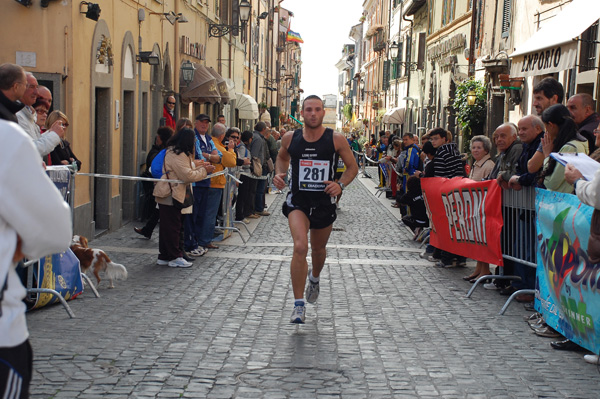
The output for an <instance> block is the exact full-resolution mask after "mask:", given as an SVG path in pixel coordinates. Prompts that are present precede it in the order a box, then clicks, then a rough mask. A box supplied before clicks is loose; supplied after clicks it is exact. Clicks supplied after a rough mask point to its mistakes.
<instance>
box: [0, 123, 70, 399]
mask: <svg viewBox="0 0 600 399" xmlns="http://www.w3.org/2000/svg"><path fill="white" fill-rule="evenodd" d="M0 140H2V143H3V144H4V145H2V146H1V147H0V198H2V205H1V206H0V397H1V398H28V397H29V396H28V395H29V394H28V390H29V382H30V380H31V370H32V364H33V357H32V351H31V345H30V344H29V340H28V337H29V332H28V331H27V324H26V321H25V304H24V303H23V298H24V297H25V294H26V290H25V287H23V285H22V283H21V280H20V279H19V277H18V276H17V273H16V266H17V262H19V261H21V260H22V259H23V258H25V257H27V258H28V259H38V258H40V257H42V256H45V255H49V254H53V253H59V252H62V251H65V250H66V249H67V248H68V247H69V244H70V242H71V238H72V236H73V231H72V228H71V211H70V209H69V206H68V204H67V203H66V202H65V201H64V200H63V198H62V196H61V194H60V193H59V191H58V189H57V188H56V186H55V185H54V183H52V181H51V180H50V179H49V178H48V176H47V175H46V173H45V172H44V169H43V168H42V163H41V161H40V158H39V153H38V151H37V150H36V148H35V147H34V145H33V143H32V141H31V139H30V138H29V137H28V136H27V134H26V133H25V132H24V131H23V129H22V128H20V127H19V125H17V124H16V123H14V122H8V121H4V120H0ZM49 231H51V232H52V234H49V233H48V232H49Z"/></svg>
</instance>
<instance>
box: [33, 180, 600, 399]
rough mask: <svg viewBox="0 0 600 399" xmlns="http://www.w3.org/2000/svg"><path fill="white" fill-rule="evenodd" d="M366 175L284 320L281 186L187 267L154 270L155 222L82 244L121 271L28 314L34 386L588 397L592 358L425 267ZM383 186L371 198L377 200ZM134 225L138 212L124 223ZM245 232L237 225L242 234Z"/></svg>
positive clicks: (287, 297)
mask: <svg viewBox="0 0 600 399" xmlns="http://www.w3.org/2000/svg"><path fill="white" fill-rule="evenodd" d="M373 182H374V180H372V179H365V178H363V177H360V176H359V177H357V179H356V180H355V182H354V183H353V184H352V185H350V186H349V187H348V188H347V190H345V191H344V196H343V199H342V211H341V212H339V214H338V220H337V221H336V222H335V224H334V231H333V233H332V235H331V239H330V245H329V249H328V258H327V264H326V267H325V269H324V271H323V274H322V278H321V295H320V297H319V300H318V302H317V303H316V305H314V306H313V305H308V308H307V316H306V324H305V325H300V326H297V325H292V324H290V323H289V316H290V313H291V311H292V301H293V298H292V293H291V282H290V276H289V261H290V259H291V254H292V246H291V237H290V234H289V229H288V226H287V221H286V219H285V217H284V216H283V215H282V214H281V204H282V201H283V199H284V196H283V195H269V201H271V204H270V207H269V211H270V212H271V213H272V214H271V216H269V217H263V218H261V219H259V220H257V221H252V224H251V226H250V227H251V229H253V231H252V236H251V237H250V238H249V241H248V243H247V245H243V243H242V241H241V240H240V238H239V237H236V236H233V237H230V238H228V239H227V240H225V241H223V242H221V243H218V244H219V245H220V249H217V250H211V251H210V252H209V253H208V254H207V255H206V256H204V257H202V258H199V259H198V260H196V261H195V262H194V266H193V267H191V268H189V269H173V268H169V267H164V266H157V265H156V264H155V262H156V256H157V254H158V231H155V234H154V236H153V238H152V240H149V241H147V240H144V239H140V238H138V237H140V236H138V235H136V234H135V233H134V232H133V226H134V224H129V225H126V226H124V227H123V228H122V229H120V230H119V231H117V232H116V233H112V234H108V235H104V236H102V237H100V238H98V239H95V240H93V241H92V242H91V246H92V247H94V248H102V249H104V250H105V251H106V252H107V253H108V254H109V256H110V257H111V258H112V259H113V260H114V261H115V262H117V263H122V264H124V265H125V266H126V267H127V270H128V272H129V278H128V280H126V281H117V282H116V283H115V285H116V288H114V289H107V283H106V282H103V283H102V284H100V287H99V292H100V295H101V297H100V298H95V297H94V295H93V294H92V292H91V290H86V292H85V293H84V294H83V295H82V296H80V297H79V298H77V299H75V300H73V301H71V302H69V304H70V306H71V308H72V309H73V311H74V312H75V314H76V316H77V318H75V319H69V317H68V315H67V313H66V312H65V311H64V309H63V308H62V306H60V305H55V306H52V307H50V308H46V309H42V310H38V311H34V312H32V313H29V314H28V317H27V320H28V325H29V330H30V334H31V343H32V346H33V349H34V358H35V361H34V377H33V381H32V386H31V392H32V397H33V398H128V397H129V398H155V397H156V398H179V397H183V398H205V397H207V398H230V397H235V398H260V397H268V398H286V397H289V398H315V397H319V398H321V397H323V398H338V397H339V398H367V397H372V398H417V397H418V398H434V397H442V398H538V397H543V398H597V397H598V380H599V372H598V369H597V368H596V367H594V366H592V365H589V364H586V363H585V362H584V361H583V355H582V354H581V353H576V352H561V351H556V350H553V349H551V348H550V345H549V344H550V342H551V341H552V340H551V339H548V338H540V337H538V336H536V335H535V334H533V332H532V331H531V330H530V328H529V326H528V324H527V323H526V322H524V319H523V316H526V315H528V314H530V313H531V312H530V311H526V310H525V309H524V308H523V306H522V305H521V304H518V303H514V304H512V305H511V306H510V307H509V309H508V311H507V313H506V314H505V315H504V316H499V315H498V312H499V310H500V308H501V307H502V305H503V304H504V301H505V300H506V297H504V296H501V295H499V294H498V293H497V292H494V291H486V290H484V289H483V288H478V289H477V290H476V291H475V293H474V295H473V296H472V298H466V297H465V294H466V293H467V291H468V289H469V288H470V287H471V285H470V284H469V283H468V282H465V281H463V280H462V278H461V277H462V276H464V275H466V274H469V273H470V272H471V271H472V268H473V264H472V263H469V264H468V267H467V268H466V269H465V268H450V269H438V268H436V267H434V266H433V263H430V262H428V261H425V260H423V259H420V258H419V256H418V255H419V252H420V250H419V248H418V243H416V242H414V241H412V233H410V232H409V231H408V230H407V229H406V227H405V226H403V225H402V223H400V222H399V221H398V216H399V212H398V210H397V209H393V208H391V207H390V204H391V201H389V200H387V199H385V198H378V197H376V196H375V195H374V194H373V192H374V183H373ZM382 197H385V196H382ZM135 225H138V224H135ZM243 234H244V235H246V236H247V233H246V232H243Z"/></svg>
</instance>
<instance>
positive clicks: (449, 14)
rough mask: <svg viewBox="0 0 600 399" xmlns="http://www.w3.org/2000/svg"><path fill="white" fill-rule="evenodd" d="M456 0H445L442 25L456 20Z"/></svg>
mask: <svg viewBox="0 0 600 399" xmlns="http://www.w3.org/2000/svg"><path fill="white" fill-rule="evenodd" d="M455 2H456V0H444V5H443V7H444V8H443V10H442V26H444V25H448V24H449V23H450V22H452V21H453V20H454V8H455Z"/></svg>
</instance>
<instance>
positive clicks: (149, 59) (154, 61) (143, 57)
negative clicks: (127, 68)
mask: <svg viewBox="0 0 600 399" xmlns="http://www.w3.org/2000/svg"><path fill="white" fill-rule="evenodd" d="M137 62H145V63H146V64H150V65H158V64H159V63H160V58H159V57H158V55H157V54H156V53H154V52H153V51H140V53H139V54H138V56H137Z"/></svg>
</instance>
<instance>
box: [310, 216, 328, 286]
mask: <svg viewBox="0 0 600 399" xmlns="http://www.w3.org/2000/svg"><path fill="white" fill-rule="evenodd" d="M332 229H333V224H331V225H329V226H327V227H325V228H323V229H312V230H311V231H310V247H311V258H312V275H313V277H319V276H320V275H321V270H323V266H324V265H325V258H326V257H327V241H329V235H330V234H331V230H332Z"/></svg>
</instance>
